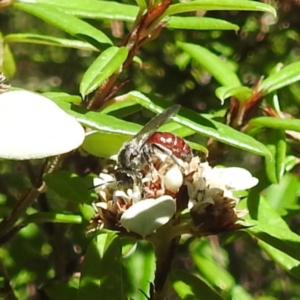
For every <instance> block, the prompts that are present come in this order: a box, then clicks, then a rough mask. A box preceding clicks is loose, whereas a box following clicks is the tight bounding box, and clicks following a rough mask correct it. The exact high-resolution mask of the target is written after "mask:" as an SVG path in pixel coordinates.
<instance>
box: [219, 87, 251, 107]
mask: <svg viewBox="0 0 300 300" xmlns="http://www.w3.org/2000/svg"><path fill="white" fill-rule="evenodd" d="M252 93H253V92H252V89H250V88H249V87H247V86H238V87H232V86H221V87H219V88H217V89H216V96H217V97H218V98H219V99H220V100H221V101H222V104H223V103H224V100H225V99H226V98H229V97H235V98H236V99H238V100H239V101H241V102H245V101H247V100H248V99H249V98H250V97H251V96H252Z"/></svg>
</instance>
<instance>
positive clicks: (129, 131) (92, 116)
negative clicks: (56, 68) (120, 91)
mask: <svg viewBox="0 0 300 300" xmlns="http://www.w3.org/2000/svg"><path fill="white" fill-rule="evenodd" d="M49 97H50V99H51V100H53V101H54V102H55V103H56V104H57V105H58V106H59V107H60V108H61V109H63V110H64V111H65V112H67V113H68V114H70V115H71V116H74V117H75V118H76V119H77V121H78V122H80V123H81V124H82V125H83V126H86V127H89V128H92V129H95V130H98V131H100V132H107V133H111V134H120V135H127V136H133V135H134V134H136V133H137V132H138V130H139V129H140V128H141V126H139V125H138V124H135V123H131V122H126V121H123V120H121V119H118V118H115V117H113V116H109V115H106V114H102V113H100V112H93V111H89V110H87V109H85V108H83V107H80V106H77V105H72V104H70V103H67V102H65V101H61V98H60V97H58V96H57V95H56V96H55V97H53V98H51V94H50V96H49ZM62 97H64V94H62Z"/></svg>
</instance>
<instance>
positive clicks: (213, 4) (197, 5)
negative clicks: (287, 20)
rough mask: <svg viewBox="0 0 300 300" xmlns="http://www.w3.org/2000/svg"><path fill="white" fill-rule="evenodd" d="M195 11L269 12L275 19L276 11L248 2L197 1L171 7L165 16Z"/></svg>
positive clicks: (270, 7) (229, 0) (261, 4)
mask: <svg viewBox="0 0 300 300" xmlns="http://www.w3.org/2000/svg"><path fill="white" fill-rule="evenodd" d="M197 10H246V11H262V12H269V13H271V14H273V15H274V16H275V17H276V10H275V9H274V8H273V7H272V6H270V5H267V4H264V3H260V2H256V1H248V0H222V1H217V0H201V1H200V0H199V1H191V2H184V3H178V4H173V5H171V6H170V7H169V8H168V9H167V11H166V12H165V15H166V16H168V15H174V14H179V13H184V12H191V11H197Z"/></svg>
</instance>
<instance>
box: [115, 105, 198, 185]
mask: <svg viewBox="0 0 300 300" xmlns="http://www.w3.org/2000/svg"><path fill="white" fill-rule="evenodd" d="M180 107H181V106H180V105H178V104H175V105H172V106H170V107H169V108H167V109H166V110H164V111H163V112H162V113H160V114H158V115H156V116H155V117H154V118H153V119H151V120H150V121H149V122H148V123H147V124H146V125H145V126H144V127H143V128H142V129H141V130H140V131H139V132H138V133H137V134H136V135H135V136H134V137H132V138H131V139H130V140H129V141H127V142H125V143H124V144H123V146H122V148H121V149H120V151H119V153H118V159H117V169H116V172H115V177H116V179H117V181H118V182H120V183H121V184H122V185H123V186H126V187H130V186H133V185H134V184H139V182H140V180H141V179H142V173H141V170H142V169H143V166H144V165H145V164H148V165H151V155H152V154H153V151H154V149H158V150H159V151H161V152H162V153H165V154H167V155H168V156H169V157H170V158H171V159H173V160H174V162H175V163H177V162H178V158H179V159H181V160H183V161H190V160H191V159H192V157H193V155H192V150H191V148H190V147H189V145H188V144H187V143H186V142H185V141H184V140H183V139H182V138H180V137H178V136H176V135H174V134H172V133H169V132H157V129H158V128H159V127H160V126H161V125H163V124H164V123H165V122H167V121H168V120H169V119H170V118H171V117H172V116H174V115H175V114H176V113H178V111H179V110H180Z"/></svg>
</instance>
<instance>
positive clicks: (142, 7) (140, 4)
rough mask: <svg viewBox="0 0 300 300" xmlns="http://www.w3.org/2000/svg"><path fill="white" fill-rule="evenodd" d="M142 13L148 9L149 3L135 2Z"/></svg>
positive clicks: (140, 0) (141, 0)
mask: <svg viewBox="0 0 300 300" xmlns="http://www.w3.org/2000/svg"><path fill="white" fill-rule="evenodd" d="M135 1H136V3H137V5H138V6H139V8H140V10H141V11H144V10H145V9H146V8H147V2H146V1H145V0H135Z"/></svg>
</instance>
